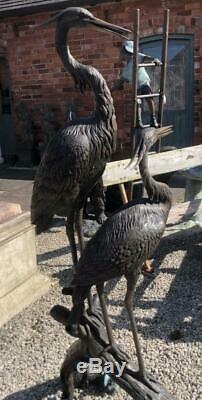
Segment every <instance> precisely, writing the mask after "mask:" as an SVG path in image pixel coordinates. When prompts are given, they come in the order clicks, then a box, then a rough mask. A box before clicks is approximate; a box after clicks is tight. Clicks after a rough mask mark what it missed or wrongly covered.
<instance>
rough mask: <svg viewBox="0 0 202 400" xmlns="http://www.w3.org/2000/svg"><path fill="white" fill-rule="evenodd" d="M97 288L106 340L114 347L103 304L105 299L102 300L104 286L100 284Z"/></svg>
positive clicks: (110, 327) (105, 308) (104, 304)
mask: <svg viewBox="0 0 202 400" xmlns="http://www.w3.org/2000/svg"><path fill="white" fill-rule="evenodd" d="M96 288H97V292H98V296H99V300H100V305H101V308H102V314H103V318H104V324H105V326H106V330H107V335H108V339H109V343H110V345H111V346H113V347H114V346H115V342H114V337H113V333H112V326H111V323H110V320H109V317H108V314H107V307H106V303H105V298H104V284H103V283H102V284H100V285H97V286H96Z"/></svg>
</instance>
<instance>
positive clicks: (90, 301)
mask: <svg viewBox="0 0 202 400" xmlns="http://www.w3.org/2000/svg"><path fill="white" fill-rule="evenodd" d="M75 225H76V231H77V235H78V241H79V249H80V253H81V254H82V252H83V250H84V247H85V243H84V236H83V207H82V208H79V209H78V210H77V211H76V218H75ZM92 304H93V297H92V293H91V291H89V294H88V305H89V307H90V308H91V307H92Z"/></svg>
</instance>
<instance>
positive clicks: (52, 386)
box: [3, 378, 61, 400]
mask: <svg viewBox="0 0 202 400" xmlns="http://www.w3.org/2000/svg"><path fill="white" fill-rule="evenodd" d="M59 390H61V385H60V379H59V378H56V379H50V380H48V381H46V382H43V383H40V384H38V385H35V386H31V387H29V388H27V389H24V390H19V391H18V392H15V393H12V394H9V395H8V396H6V397H4V399H3V400H42V399H43V398H45V397H46V398H47V396H48V395H51V398H52V400H54V397H52V396H53V395H54V394H56V393H57V392H58V391H59Z"/></svg>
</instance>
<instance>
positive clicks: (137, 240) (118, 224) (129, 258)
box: [63, 126, 172, 387]
mask: <svg viewBox="0 0 202 400" xmlns="http://www.w3.org/2000/svg"><path fill="white" fill-rule="evenodd" d="M171 132H172V127H171V126H166V127H162V128H157V129H155V128H138V129H137V130H136V136H135V137H136V145H135V154H136V155H137V156H138V164H139V168H140V173H141V177H142V180H143V184H144V186H145V188H146V191H147V194H148V198H142V199H141V200H137V201H135V200H133V201H131V202H129V203H128V204H126V205H124V206H123V207H122V208H121V209H120V210H119V211H117V212H115V213H114V214H113V215H112V216H110V217H109V218H108V220H106V221H105V222H104V224H103V225H102V226H101V227H100V229H99V230H98V231H97V232H96V234H95V236H94V237H93V238H92V239H91V240H90V241H89V242H88V243H87V245H86V247H85V249H84V252H83V254H82V256H81V258H80V260H79V262H78V265H77V269H76V273H75V276H74V278H73V281H72V289H71V288H70V289H68V288H66V289H65V288H64V289H63V293H64V294H70V293H71V290H72V300H73V307H72V310H71V313H70V319H69V326H68V331H69V332H71V333H72V334H74V332H75V335H76V332H77V329H78V321H80V320H81V318H82V313H83V310H84V300H85V298H86V297H87V295H88V293H89V290H90V288H91V286H92V285H96V287H97V291H98V294H99V297H100V302H101V306H102V311H103V316H104V320H105V326H106V329H107V332H108V337H109V342H110V344H111V345H114V341H113V335H112V329H111V325H110V322H109V318H108V315H107V311H106V307H105V301H104V297H103V296H104V294H103V289H104V282H106V281H108V280H110V279H112V278H115V277H120V276H122V275H124V276H125V278H126V280H127V292H126V296H125V306H126V309H127V312H128V315H129V319H130V323H131V328H132V333H133V340H134V344H135V347H136V353H137V358H138V364H139V374H140V377H141V378H142V381H144V383H146V384H147V385H148V386H150V387H151V386H152V384H151V382H149V379H148V377H147V375H146V371H145V367H144V362H143V358H142V355H141V349H140V345H139V340H138V336H137V327H136V323H135V318H134V316H133V294H134V290H135V287H136V283H137V279H138V276H139V274H140V272H141V268H142V263H143V262H145V260H146V259H148V258H150V256H151V255H152V253H153V252H154V250H155V249H156V247H157V245H158V244H159V242H160V239H161V237H162V235H163V232H164V230H165V226H166V221H167V218H168V214H169V211H170V208H171V197H172V196H171V190H170V188H169V187H168V186H167V185H166V184H164V183H160V182H157V181H156V180H155V179H154V178H153V177H152V176H151V175H150V173H149V169H148V158H147V153H148V150H149V149H150V147H151V146H152V145H153V144H154V143H155V142H156V141H157V140H158V139H159V138H160V137H162V136H165V135H168V134H169V133H171Z"/></svg>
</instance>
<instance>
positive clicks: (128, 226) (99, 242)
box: [72, 199, 168, 286]
mask: <svg viewBox="0 0 202 400" xmlns="http://www.w3.org/2000/svg"><path fill="white" fill-rule="evenodd" d="M167 216H168V212H167V210H165V209H164V208H163V207H162V208H161V207H160V206H159V204H153V203H151V202H150V201H149V200H148V199H142V200H141V203H140V202H138V203H136V202H134V201H132V202H130V203H128V204H127V206H123V207H122V208H121V210H119V211H118V212H117V213H115V214H114V215H112V216H111V217H109V218H108V220H107V221H105V222H104V224H103V225H102V226H101V227H100V229H99V230H98V231H97V233H96V234H95V236H94V237H93V238H92V239H91V240H90V241H89V242H88V243H87V245H86V248H85V249H84V252H83V255H82V258H81V259H80V260H79V263H78V265H77V269H76V275H75V277H74V279H73V282H72V284H73V285H75V286H84V285H93V284H99V283H100V282H105V281H107V280H109V279H112V278H115V277H119V276H122V275H127V274H128V273H129V272H130V271H132V270H133V269H134V266H135V265H138V266H139V267H140V270H141V261H142V262H143V261H144V260H146V259H147V258H149V257H151V255H152V254H153V252H154V250H155V249H156V247H157V245H158V244H159V241H160V239H161V236H162V234H163V232H164V229H165V224H166V220H167ZM106 249H107V251H106Z"/></svg>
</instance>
